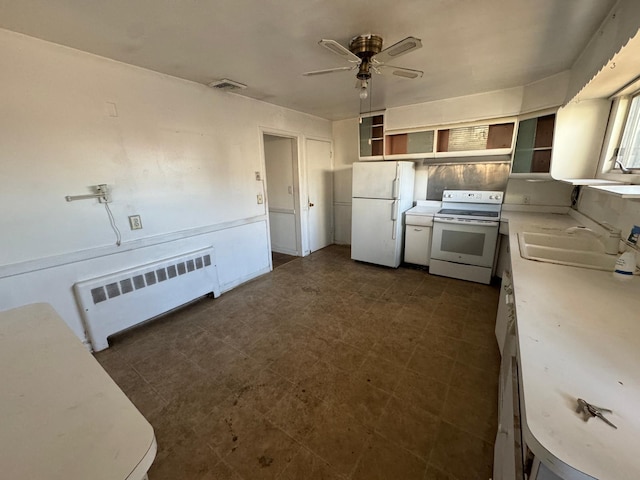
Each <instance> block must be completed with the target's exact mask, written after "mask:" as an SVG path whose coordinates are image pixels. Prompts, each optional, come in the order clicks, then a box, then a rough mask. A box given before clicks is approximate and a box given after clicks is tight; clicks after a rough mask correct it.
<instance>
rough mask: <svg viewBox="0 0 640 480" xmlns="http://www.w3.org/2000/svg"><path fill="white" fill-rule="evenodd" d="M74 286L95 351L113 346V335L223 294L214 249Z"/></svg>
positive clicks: (199, 251) (141, 266) (131, 269)
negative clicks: (174, 310) (189, 303)
mask: <svg viewBox="0 0 640 480" xmlns="http://www.w3.org/2000/svg"><path fill="white" fill-rule="evenodd" d="M73 290H74V293H75V296H76V299H77V302H78V305H79V306H80V311H81V313H82V317H83V321H84V324H85V328H86V330H87V334H88V335H89V340H90V341H91V346H92V347H93V350H94V351H96V352H99V351H100V350H104V349H105V348H109V342H108V340H107V337H109V335H113V334H114V333H117V332H121V331H123V330H126V329H127V328H130V327H132V326H134V325H137V324H139V323H141V322H144V321H145V320H149V319H151V318H153V317H156V316H158V315H160V314H162V313H165V312H167V311H169V310H171V309H173V308H176V307H179V306H180V305H184V304H185V303H188V302H190V301H191V300H194V299H196V298H198V297H201V296H203V295H206V294H208V293H213V295H214V296H215V297H218V296H220V285H219V283H218V272H217V269H216V264H215V257H214V250H213V248H211V247H209V248H204V249H202V250H197V251H194V252H190V253H186V254H184V255H180V256H177V257H172V258H167V259H164V260H160V261H157V262H154V263H148V264H146V265H140V266H138V267H135V268H130V269H127V270H122V271H120V272H116V273H112V274H109V275H104V276H101V277H97V278H94V279H91V280H85V281H82V282H78V283H76V284H74V286H73Z"/></svg>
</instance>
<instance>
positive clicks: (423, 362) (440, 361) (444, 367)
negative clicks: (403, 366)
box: [407, 345, 454, 384]
mask: <svg viewBox="0 0 640 480" xmlns="http://www.w3.org/2000/svg"><path fill="white" fill-rule="evenodd" d="M453 365H454V362H453V361H452V359H451V358H450V357H447V356H445V355H441V354H439V353H434V352H433V351H432V350H430V349H428V348H427V347H424V346H422V345H418V346H417V347H416V349H415V351H414V352H413V356H412V357H411V360H409V363H408V365H407V368H409V369H410V370H413V371H414V372H417V373H419V374H420V375H421V376H423V377H425V378H431V379H433V380H438V381H439V382H442V383H444V384H448V383H449V381H450V379H451V372H452V371H453Z"/></svg>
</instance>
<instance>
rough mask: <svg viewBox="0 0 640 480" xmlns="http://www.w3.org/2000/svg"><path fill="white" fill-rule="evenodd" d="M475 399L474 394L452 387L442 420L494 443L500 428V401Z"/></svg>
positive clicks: (492, 398) (490, 398)
mask: <svg viewBox="0 0 640 480" xmlns="http://www.w3.org/2000/svg"><path fill="white" fill-rule="evenodd" d="M496 397H497V392H496V395H495V396H493V395H491V396H489V397H478V396H476V397H473V393H471V392H469V391H468V390H465V389H462V388H456V387H451V388H450V389H449V392H448V394H447V399H446V402H445V404H444V409H443V410H442V419H443V420H445V421H447V422H449V423H450V424H452V425H454V426H456V427H458V428H460V429H462V430H464V431H466V432H469V433H471V434H473V435H475V436H476V437H480V438H482V439H483V440H485V441H487V442H489V443H492V442H493V441H494V440H495V437H496V431H497V428H498V399H497V398H496Z"/></svg>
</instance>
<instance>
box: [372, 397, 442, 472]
mask: <svg viewBox="0 0 640 480" xmlns="http://www.w3.org/2000/svg"><path fill="white" fill-rule="evenodd" d="M439 424H440V419H439V417H438V416H436V415H433V414H432V413H429V412H427V411H426V410H424V409H422V408H420V407H419V406H417V405H414V404H412V403H409V402H407V401H406V400H403V399H399V398H396V397H391V400H390V401H389V403H388V405H387V407H386V411H385V413H384V414H383V415H382V418H381V419H380V422H378V426H377V428H376V432H377V433H379V434H380V435H382V436H383V437H385V438H386V439H387V440H389V441H391V442H393V443H395V444H396V445H399V446H401V447H403V448H405V449H406V450H409V451H410V452H411V453H413V454H414V455H416V456H417V457H419V458H421V459H423V460H427V459H428V458H429V455H430V453H431V449H432V448H433V446H434V444H435V440H436V434H437V429H438V425H439Z"/></svg>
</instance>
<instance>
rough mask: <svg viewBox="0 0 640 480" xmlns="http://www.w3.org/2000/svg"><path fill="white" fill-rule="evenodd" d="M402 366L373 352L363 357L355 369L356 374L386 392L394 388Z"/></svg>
mask: <svg viewBox="0 0 640 480" xmlns="http://www.w3.org/2000/svg"><path fill="white" fill-rule="evenodd" d="M403 369H404V366H403V365H401V364H399V363H396V362H392V361H389V360H386V359H384V358H381V357H380V356H378V355H376V354H375V353H373V352H370V353H369V354H367V356H366V357H365V360H364V363H363V364H362V365H361V366H360V368H359V369H358V370H357V371H356V375H357V376H358V377H360V378H361V379H362V380H366V381H367V382H369V383H371V385H373V386H374V387H377V388H380V389H381V390H385V391H387V392H392V391H393V389H394V388H395V386H396V384H397V383H398V380H399V379H400V374H401V373H402V371H403Z"/></svg>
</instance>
